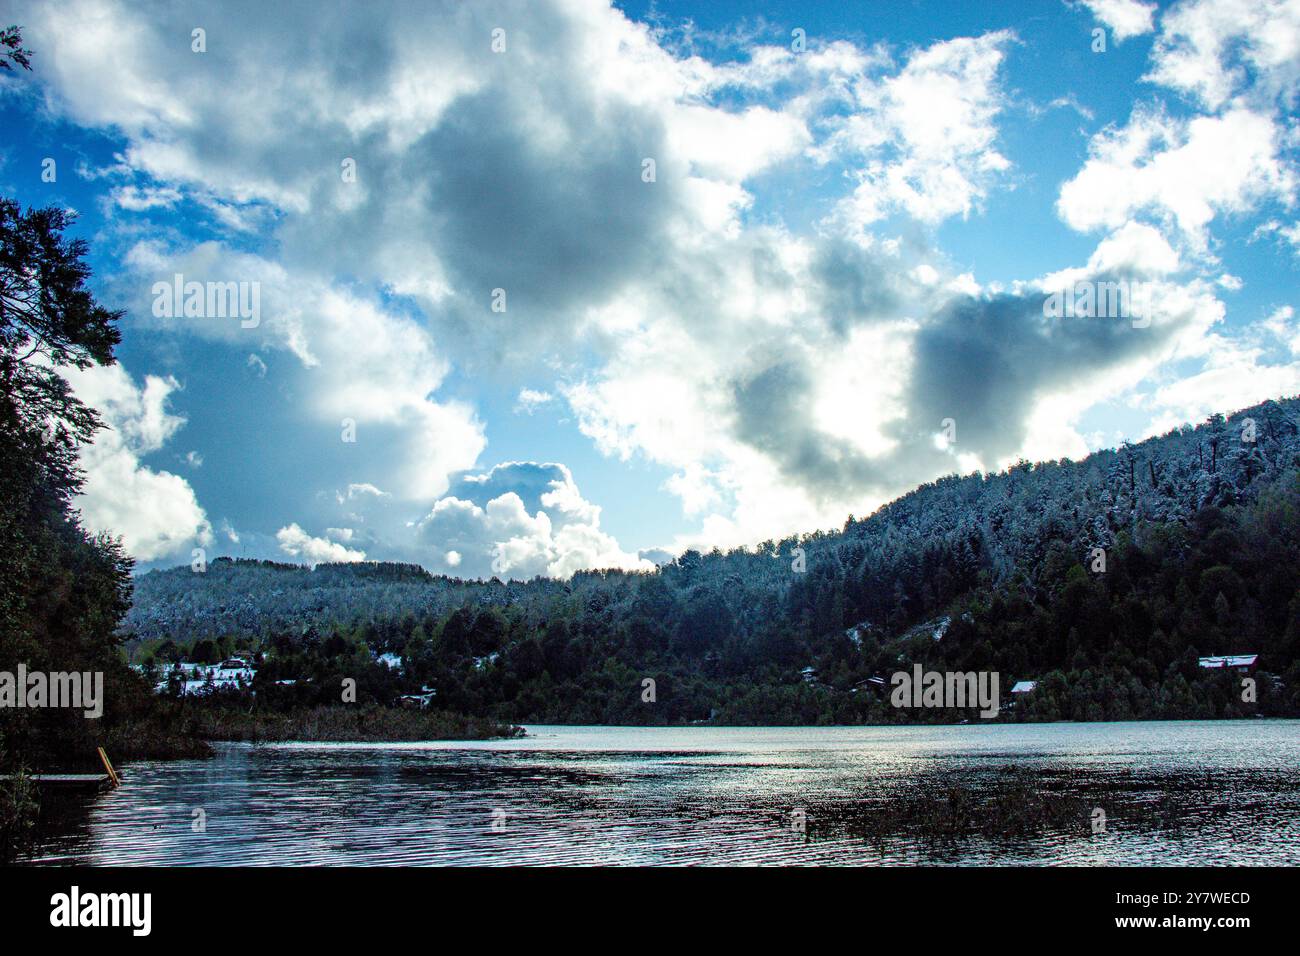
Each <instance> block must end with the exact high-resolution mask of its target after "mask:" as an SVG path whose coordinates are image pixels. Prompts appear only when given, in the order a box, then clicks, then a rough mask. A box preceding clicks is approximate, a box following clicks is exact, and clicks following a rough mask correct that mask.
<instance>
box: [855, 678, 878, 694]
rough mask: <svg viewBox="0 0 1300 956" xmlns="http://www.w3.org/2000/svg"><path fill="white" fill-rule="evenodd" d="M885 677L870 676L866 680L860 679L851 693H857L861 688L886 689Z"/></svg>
mask: <svg viewBox="0 0 1300 956" xmlns="http://www.w3.org/2000/svg"><path fill="white" fill-rule="evenodd" d="M884 689H885V679H884V678H883V677H868V678H867V679H866V680H860V681H858V682H857V683H856V684H854V685H853V687H852V688H851V689H850V690H849V693H850V694H856V693H857V692H858V691H860V690H884Z"/></svg>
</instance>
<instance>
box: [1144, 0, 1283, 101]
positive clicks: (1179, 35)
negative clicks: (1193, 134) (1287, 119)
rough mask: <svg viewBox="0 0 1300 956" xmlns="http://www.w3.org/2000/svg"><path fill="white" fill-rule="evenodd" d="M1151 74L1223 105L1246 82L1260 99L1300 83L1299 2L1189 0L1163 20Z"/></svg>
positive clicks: (1149, 74) (1206, 99)
mask: <svg viewBox="0 0 1300 956" xmlns="http://www.w3.org/2000/svg"><path fill="white" fill-rule="evenodd" d="M1151 59H1152V68H1151V70H1150V72H1149V73H1148V75H1147V79H1148V80H1151V81H1153V82H1156V83H1160V84H1162V85H1164V86H1167V87H1171V88H1172V89H1176V90H1179V91H1181V92H1184V93H1187V94H1189V95H1191V96H1193V97H1195V98H1196V99H1197V100H1199V101H1200V103H1202V104H1203V105H1204V106H1205V107H1207V108H1209V109H1212V110H1217V109H1219V108H1220V107H1222V106H1223V105H1224V104H1225V103H1228V102H1230V101H1231V100H1232V99H1233V97H1235V96H1236V95H1238V94H1239V93H1241V92H1242V91H1243V90H1244V89H1245V88H1246V87H1247V86H1248V85H1250V86H1252V87H1253V89H1252V91H1251V92H1252V94H1253V95H1254V97H1255V98H1256V99H1257V101H1259V103H1260V105H1263V104H1265V103H1269V102H1271V101H1272V100H1274V99H1275V98H1278V97H1282V98H1283V99H1284V100H1292V99H1293V98H1294V96H1295V94H1296V91H1297V85H1298V84H1300V0H1184V2H1182V3H1179V4H1177V5H1175V6H1174V7H1172V8H1171V9H1170V10H1169V11H1168V12H1167V13H1166V14H1165V15H1164V16H1163V17H1162V19H1161V30H1160V35H1159V37H1158V38H1157V40H1156V44H1155V49H1154V50H1153V52H1152V57H1151Z"/></svg>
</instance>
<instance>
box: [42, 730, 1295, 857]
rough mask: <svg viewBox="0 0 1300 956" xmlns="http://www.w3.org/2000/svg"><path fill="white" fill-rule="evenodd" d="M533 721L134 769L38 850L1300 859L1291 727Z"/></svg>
mask: <svg viewBox="0 0 1300 956" xmlns="http://www.w3.org/2000/svg"><path fill="white" fill-rule="evenodd" d="M528 731H529V734H530V736H529V737H527V738H525V739H520V740H511V741H489V742H482V743H460V742H457V743H418V744H412V743H402V744H277V745H263V746H252V745H247V744H225V745H220V746H219V747H218V753H217V756H216V758H215V759H212V760H202V761H182V762H169V763H137V764H132V765H130V766H128V767H127V768H125V773H124V774H123V778H124V781H123V786H122V787H121V788H120V789H118V790H115V791H112V792H110V793H106V794H102V795H100V796H97V797H93V798H86V799H84V802H83V801H78V802H77V803H76V804H74V805H72V806H68V807H65V808H64V811H65V812H61V813H59V814H58V815H57V819H56V820H55V822H54V824H55V832H54V833H53V835H52V836H51V837H50V838H49V839H48V840H47V842H46V843H45V844H44V846H43V848H42V850H41V851H40V853H39V854H38V856H37V857H36V862H41V863H52V864H71V863H77V864H91V865H103V864H198V865H231V864H236V865H248V864H295V865H296V864H354V865H377V864H395V865H428V864H489V865H504V864H559V865H569V864H598V863H603V864H641V865H645V864H707V865H734V864H742V865H750V864H796V865H797V864H867V865H874V864H929V863H940V864H1022V863H1023V864H1043V863H1065V864H1111V865H1114V864H1120V865H1124V864H1178V865H1189V864H1266V863H1273V864H1292V865H1294V864H1296V863H1297V862H1300V723H1297V722H1287V721H1265V720H1249V721H1217V722H1213V721H1206V722H1199V721H1187V722H1169V723H1121V724H1035V725H1006V724H999V725H991V726H978V725H971V726H943V727H801V728H770V727H769V728H716V727H692V728H627V727H543V726H533V727H529V728H528ZM196 811H201V813H197V812H196ZM1099 812H1100V814H1104V816H1099ZM200 823H202V824H203V826H202V828H199V824H200Z"/></svg>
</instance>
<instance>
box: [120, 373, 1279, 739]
mask: <svg viewBox="0 0 1300 956" xmlns="http://www.w3.org/2000/svg"><path fill="white" fill-rule="evenodd" d="M1298 478H1300V400H1297V399H1287V400H1282V401H1270V402H1266V403H1263V404H1261V405H1258V406H1255V407H1253V408H1250V409H1246V410H1243V411H1241V412H1238V413H1236V414H1233V415H1232V416H1231V417H1229V418H1224V417H1222V416H1215V417H1214V418H1212V419H1211V420H1210V421H1208V422H1206V423H1205V424H1203V425H1201V426H1199V427H1197V428H1191V427H1186V428H1182V429H1179V430H1177V431H1174V432H1171V433H1169V434H1167V435H1164V436H1161V437H1159V438H1155V439H1151V440H1149V441H1146V442H1143V443H1141V444H1137V445H1126V446H1124V447H1122V448H1120V449H1118V450H1115V451H1103V452H1099V453H1096V454H1094V455H1091V456H1089V457H1088V458H1086V459H1085V460H1083V461H1080V462H1071V461H1060V462H1047V463H1042V464H1036V465H1033V464H1029V463H1021V464H1018V465H1016V466H1015V467H1013V468H1011V469H1009V470H1008V471H1006V472H1003V473H1001V474H996V475H988V476H978V475H976V476H970V477H966V478H956V477H950V478H945V479H942V480H940V481H937V482H935V483H932V484H928V485H925V486H922V487H920V488H918V489H917V490H915V491H914V492H912V493H910V494H908V495H906V496H904V497H903V498H901V499H899V500H897V501H895V502H893V503H892V504H890V505H888V506H886V507H884V508H882V509H881V510H880V511H878V512H877V513H875V514H873V515H871V516H870V517H867V518H863V519H858V520H855V519H853V518H850V519H849V520H848V521H847V522H846V524H845V526H844V528H843V529H842V530H841V531H836V532H831V533H825V532H819V533H816V534H812V535H807V536H801V537H798V538H789V539H786V540H783V541H780V542H773V541H769V542H765V543H764V544H762V545H760V546H759V547H757V548H754V549H744V550H737V551H732V552H728V553H721V552H718V551H714V552H711V553H709V554H700V553H697V552H694V551H687V552H685V553H684V554H682V555H681V556H680V557H679V558H678V559H677V560H676V561H674V562H673V563H672V564H669V565H666V566H664V567H663V568H661V569H659V570H658V571H656V572H653V573H626V572H584V573H579V574H577V575H575V576H574V577H573V578H572V579H571V580H569V581H553V580H541V579H538V580H534V581H529V582H508V583H503V582H500V581H497V580H492V581H489V582H466V581H459V580H453V579H448V578H445V577H434V576H431V575H429V574H427V573H426V572H425V571H423V570H422V569H420V568H418V567H414V566H410V565H382V564H359V565H322V566H319V567H317V568H315V569H314V570H309V569H307V568H302V567H298V566H293V565H283V564H274V563H269V562H252V561H230V560H218V561H215V562H213V563H212V564H211V565H210V566H209V567H208V569H207V571H206V572H204V573H195V572H192V571H191V570H190V569H189V568H188V567H185V568H177V569H174V570H169V571H162V572H158V571H155V572H151V573H149V574H146V575H142V576H140V577H139V578H138V579H137V581H136V590H135V604H134V606H133V608H132V610H131V611H130V613H129V614H128V616H127V618H126V620H125V622H124V625H123V627H124V630H125V631H126V633H127V635H128V637H129V638H130V639H131V641H132V646H133V647H135V649H136V657H137V659H141V660H145V659H150V658H154V657H157V658H159V659H162V660H165V659H173V660H174V659H179V658H181V657H185V656H187V655H190V656H198V657H200V658H216V657H218V656H220V655H222V654H224V653H229V652H230V651H232V650H235V649H243V648H251V649H254V651H255V653H257V654H259V655H260V656H261V658H262V659H263V660H264V666H263V667H262V669H261V671H260V672H259V675H258V682H259V684H261V685H262V686H264V687H266V688H267V689H268V692H274V693H278V694H285V693H288V691H286V690H285V689H284V688H282V687H280V688H272V684H273V682H274V681H275V680H276V679H294V680H299V681H300V682H299V684H297V685H295V687H294V689H293V693H294V694H297V695H299V697H300V698H301V702H303V703H310V702H312V700H311V696H312V694H313V693H314V691H312V690H311V688H312V687H319V688H322V690H321V692H320V693H322V694H325V693H326V691H325V690H324V688H326V687H337V686H338V685H337V682H336V681H334V678H336V677H338V676H353V677H355V678H357V680H358V684H359V686H360V687H361V688H362V690H363V692H365V693H368V694H370V695H371V696H372V697H374V698H378V699H381V700H384V699H386V698H387V699H391V697H392V696H393V695H395V694H397V693H400V692H402V691H403V690H404V689H410V688H413V687H417V686H421V685H428V686H432V687H435V688H436V689H437V693H438V696H439V701H440V703H441V704H442V705H444V706H448V707H451V708H454V709H457V710H463V711H466V712H470V713H478V714H484V715H491V716H494V717H499V718H502V719H506V720H513V721H533V722H539V721H554V722H618V723H671V722H682V721H689V720H709V719H712V720H714V721H716V722H727V723H756V722H764V723H767V722H771V723H787V722H788V723H807V722H855V721H866V720H885V721H892V720H900V719H918V717H923V718H925V719H946V720H952V719H958V718H959V717H962V716H965V715H962V714H955V713H953V712H951V711H947V712H933V711H931V712H925V713H923V714H920V715H918V714H917V713H916V712H911V711H909V712H901V711H898V710H895V709H894V708H892V707H890V706H889V704H888V701H887V699H885V695H884V694H882V693H881V692H880V691H879V690H878V689H877V687H875V686H873V685H871V684H870V683H865V682H867V681H868V679H869V678H871V677H873V676H877V677H885V678H886V679H887V678H888V675H889V674H890V673H892V672H893V671H896V670H898V669H900V668H904V667H910V666H911V664H912V663H914V662H920V663H922V664H924V665H926V666H927V667H929V668H935V669H940V670H984V669H991V670H996V671H998V672H1000V674H1001V677H1002V686H1003V691H1004V693H1005V690H1006V689H1007V688H1009V687H1010V686H1011V683H1012V682H1013V681H1016V680H1023V679H1037V680H1039V681H1040V682H1041V683H1040V684H1039V687H1038V689H1037V690H1035V691H1034V693H1033V694H1031V695H1029V696H1028V697H1027V698H1026V699H1025V700H1024V701H1023V702H1022V703H1023V706H1021V707H1019V709H1018V711H1017V717H1020V718H1029V719H1124V718H1130V717H1133V718H1146V717H1192V716H1198V717H1199V716H1205V717H1209V716H1232V715H1237V714H1245V713H1255V712H1262V713H1266V714H1281V713H1287V714H1296V713H1297V712H1298V711H1300V698H1298V697H1297V689H1298V688H1300V670H1298V669H1297V663H1296V662H1297V649H1298V648H1300V534H1298V533H1297V532H1300V481H1298ZM1094 549H1103V550H1104V552H1105V553H1104V557H1103V556H1102V555H1101V554H1100V553H1099V552H1096V551H1095V550H1094ZM1103 564H1104V570H1101V568H1102V567H1103ZM384 652H389V653H396V654H399V655H401V656H402V657H403V659H404V666H403V668H402V669H401V670H400V672H395V671H390V670H389V669H388V668H386V667H384V666H383V665H382V664H379V663H375V662H374V658H375V656H376V655H378V654H380V653H384ZM1233 652H1238V653H1241V652H1252V653H1256V652H1257V653H1259V654H1260V655H1261V657H1260V662H1259V669H1260V673H1259V675H1258V677H1259V680H1258V684H1259V689H1258V693H1259V701H1258V703H1257V704H1256V703H1243V702H1242V701H1241V694H1240V687H1239V684H1240V680H1239V677H1238V676H1237V675H1235V674H1231V673H1225V672H1222V671H1219V672H1209V671H1205V670H1203V669H1201V668H1199V667H1198V666H1197V663H1196V658H1197V657H1198V656H1201V655H1210V654H1226V653H1233ZM806 668H812V669H813V670H812V671H805V669H806ZM305 678H312V679H310V680H306V679H305ZM645 678H651V679H653V680H654V681H655V695H654V696H655V700H654V701H653V702H648V701H645V700H643V680H644V679H645ZM332 681H333V683H331V682H332Z"/></svg>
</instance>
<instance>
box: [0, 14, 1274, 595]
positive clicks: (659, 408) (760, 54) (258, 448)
mask: <svg viewBox="0 0 1300 956" xmlns="http://www.w3.org/2000/svg"><path fill="white" fill-rule="evenodd" d="M0 20H3V21H4V22H5V23H6V24H7V23H10V22H12V23H18V24H21V25H22V26H23V28H24V34H25V37H26V40H27V46H28V47H30V48H31V49H32V50H33V51H34V52H35V57H34V66H35V71H34V72H33V73H30V74H24V75H21V76H11V77H5V78H0V122H2V123H3V128H4V129H5V130H6V132H7V134H8V135H6V136H5V137H4V139H3V142H0V188H3V190H4V192H5V194H7V195H11V196H15V197H16V198H18V199H19V200H20V201H21V202H23V203H25V204H30V205H40V204H47V203H56V204H61V205H66V206H69V207H71V208H74V209H76V210H77V211H78V213H79V215H80V219H79V222H78V225H77V227H76V228H77V232H78V234H80V235H82V236H84V237H85V238H87V239H88V240H89V242H90V244H91V249H92V264H93V266H94V269H95V273H96V280H95V285H96V291H97V293H98V295H99V296H100V297H101V299H102V300H103V301H105V302H106V303H108V304H110V305H111V306H113V307H115V308H122V309H125V310H127V317H126V318H125V319H124V321H123V332H124V335H123V343H122V346H121V348H120V350H119V364H118V365H117V366H116V367H114V368H112V369H107V370H95V371H92V372H90V373H84V374H78V375H74V376H72V377H73V382H74V385H75V386H76V388H77V389H78V391H79V393H80V394H82V395H83V397H85V398H86V399H87V400H88V401H90V402H92V403H93V404H95V405H97V406H98V407H100V408H102V409H103V411H104V414H105V418H106V420H107V421H108V422H109V423H110V425H111V426H112V429H111V431H109V432H106V433H104V434H102V435H101V437H100V439H99V440H98V441H97V442H96V443H95V445H94V446H93V447H88V448H86V449H84V450H83V455H82V457H83V465H84V467H85V469H86V472H87V475H88V480H87V485H86V490H85V494H84V496H83V498H82V500H81V501H80V505H81V508H82V512H83V517H84V518H85V520H86V522H87V523H88V524H89V525H91V526H92V527H94V528H96V529H102V530H107V531H110V532H112V533H115V534H119V535H121V536H122V538H123V541H124V543H125V544H126V546H127V547H128V549H129V550H131V551H132V553H134V554H135V555H136V556H137V558H138V559H139V562H140V565H141V567H152V566H168V565H172V564H177V563H188V562H189V561H190V560H191V556H192V554H193V553H194V551H195V549H202V553H203V554H204V555H205V556H207V557H208V558H211V557H213V556H216V555H219V554H235V555H247V556H250V557H254V556H255V557H269V558H276V559H280V560H297V561H303V562H309V563H315V562H318V561H327V560H361V559H368V560H406V561H416V562H419V563H421V564H423V565H425V566H426V567H429V568H430V569H431V570H435V571H441V572H446V573H453V574H464V575H492V574H496V575H499V576H501V577H518V578H527V577H531V576H533V575H535V574H554V575H561V576H563V575H567V574H570V573H572V572H573V571H574V570H577V569H579V568H584V567H605V566H621V567H648V566H650V563H651V562H653V561H654V560H658V559H662V558H663V557H664V556H665V555H666V554H669V553H673V552H677V551H680V550H681V549H683V548H686V547H698V548H704V549H707V548H710V547H713V546H719V547H724V548H726V547H734V546H739V545H746V544H753V543H757V542H760V541H762V540H764V539H766V538H774V537H782V536H786V535H790V534H795V533H799V532H806V531H811V530H815V529H817V528H826V527H835V526H838V525H840V524H842V522H843V520H844V518H845V517H846V516H847V515H848V514H850V513H853V514H857V515H862V514H865V513H868V512H870V511H871V510H873V509H874V508H875V507H877V506H879V505H880V504H881V503H883V502H885V501H888V500H890V499H891V498H893V497H896V496H897V495H899V494H901V493H904V492H906V491H907V490H908V489H910V488H912V487H914V486H915V485H916V484H918V483H920V482H923V481H927V480H931V479H933V478H936V477H939V476H941V475H943V474H948V473H953V472H958V473H968V472H971V471H975V470H985V471H987V470H997V469H999V468H1001V467H1003V466H1005V465H1006V464H1007V463H1009V462H1011V461H1014V460H1016V459H1018V458H1020V457H1025V458H1030V459H1034V460H1039V459H1044V458H1052V457H1065V456H1068V457H1081V456H1082V455H1084V454H1086V453H1087V452H1088V451H1089V450H1091V449H1095V448H1098V447H1103V446H1113V445H1115V444H1118V443H1119V442H1120V441H1123V440H1126V439H1140V438H1143V437H1146V436H1148V435H1150V434H1155V433H1159V432H1162V431H1165V430H1167V429H1169V428H1172V427H1175V426H1177V425H1179V424H1182V423H1184V422H1196V421H1200V420H1202V419H1203V418H1204V417H1205V416H1206V415H1208V414H1210V413H1212V412H1214V411H1229V410H1232V409H1235V408H1238V407H1242V406H1244V405H1247V404H1250V403H1253V402H1256V401H1259V400H1262V399H1265V398H1269V397H1278V396H1281V395H1290V394H1295V393H1296V392H1300V385H1298V383H1300V363H1298V362H1297V359H1298V357H1300V326H1298V325H1297V322H1296V317H1295V306H1296V304H1297V302H1296V300H1297V299H1298V298H1300V295H1297V292H1296V289H1297V282H1296V280H1297V277H1298V276H1300V223H1298V222H1297V208H1296V198H1297V184H1298V183H1300V165H1298V164H1297V157H1298V154H1300V134H1298V133H1297V125H1296V123H1295V107H1296V98H1297V94H1298V93H1300V67H1298V66H1297V64H1300V0H1265V2H1249V3H1247V2H1245V0H1181V2H1177V3H1172V4H1160V5H1157V4H1154V3H1147V2H1139V0H1089V2H1070V3H1065V2H1052V0H1038V2H1025V3H1004V4H962V3H934V2H910V3H909V2H900V3H864V4H858V5H849V4H799V3H772V4H764V5H763V13H762V15H761V17H760V16H758V15H756V14H755V11H754V8H753V6H752V5H749V4H739V3H684V2H672V3H669V2H655V3H649V4H647V3H620V4H615V5H614V6H610V5H608V4H606V3H600V2H595V0H591V2H583V0H544V2H532V3H523V2H485V3H476V4H472V5H469V4H453V3H445V4H439V3H428V4H418V5H413V4H391V5H389V4H382V3H381V4H376V5H374V6H373V7H367V9H366V10H365V11H363V12H357V11H351V10H348V9H347V8H346V7H344V6H342V5H339V6H337V7H335V6H331V5H328V4H324V5H322V4H311V3H301V4H299V3H287V4H274V5H269V4H254V3H247V4H243V3H233V4H222V5H220V6H213V5H187V4H176V5H171V6H169V7H167V8H166V9H165V10H160V9H158V8H156V7H154V6H151V5H148V4H137V3H131V2H124V0H75V2H73V0H68V2H53V3H39V4H36V3H23V2H6V3H5V4H4V9H3V11H2V15H0ZM196 30H200V31H201V33H200V34H197V35H196V34H195V31H196ZM496 31H500V32H499V33H498V32H496ZM50 160H52V161H53V163H54V165H53V167H52V169H53V176H51V174H50V170H51V167H50V163H49V162H48V161H50ZM647 160H653V162H654V170H653V173H654V175H653V176H648V174H647V171H646V170H647V166H646V161H647ZM349 164H351V166H349ZM51 179H52V180H53V181H50V180H51ZM178 273H179V274H181V275H183V276H184V281H187V282H197V283H200V285H201V286H202V287H203V288H205V289H206V287H207V284H209V283H235V284H236V285H238V284H240V283H242V284H243V288H244V289H246V290H250V291H251V290H252V289H254V288H255V289H256V290H257V295H258V299H257V302H258V308H257V314H256V316H255V317H254V316H251V315H249V316H244V317H242V319H243V320H242V321H241V316H235V315H219V314H208V313H207V311H206V305H205V307H204V309H202V310H199V311H200V312H201V313H202V314H195V315H189V316H186V315H178V316H169V315H165V314H164V315H160V314H158V311H159V310H158V305H157V304H158V300H159V295H158V292H157V283H160V282H163V283H168V284H169V283H170V282H171V280H172V277H173V276H174V275H176V274H178ZM1104 282H1123V283H1125V284H1126V288H1133V289H1137V288H1139V287H1141V289H1142V290H1143V291H1144V293H1145V294H1146V296H1147V300H1148V301H1149V302H1150V308H1149V313H1148V314H1147V315H1145V317H1142V320H1141V321H1139V320H1138V319H1137V318H1135V317H1133V316H1130V315H1128V314H1123V315H1118V316H1116V315H1109V316H1075V315H1066V316H1052V315H1048V314H1047V313H1046V312H1045V310H1044V302H1045V300H1046V299H1047V298H1048V297H1049V296H1050V295H1051V294H1052V292H1053V291H1055V290H1061V289H1064V288H1067V287H1068V288H1070V289H1077V288H1080V287H1081V286H1082V285H1088V284H1096V283H1104ZM496 290H501V292H502V293H503V301H504V303H505V306H504V309H494V308H493V305H494V303H497V304H498V305H499V304H500V303H499V302H497V299H496V296H497V291H496ZM250 301H251V300H250ZM349 423H350V425H349ZM946 423H950V424H946ZM348 438H354V439H355V440H347V439H348Z"/></svg>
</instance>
